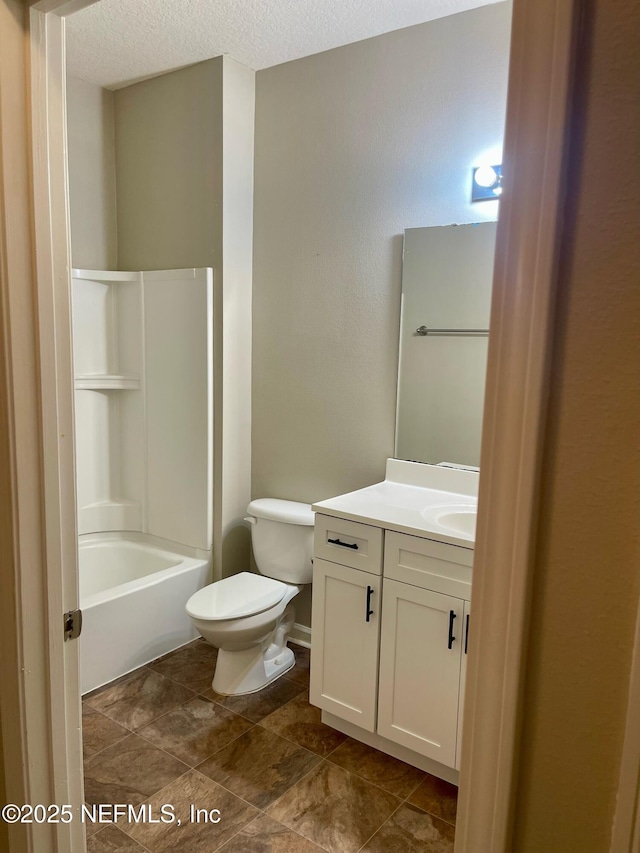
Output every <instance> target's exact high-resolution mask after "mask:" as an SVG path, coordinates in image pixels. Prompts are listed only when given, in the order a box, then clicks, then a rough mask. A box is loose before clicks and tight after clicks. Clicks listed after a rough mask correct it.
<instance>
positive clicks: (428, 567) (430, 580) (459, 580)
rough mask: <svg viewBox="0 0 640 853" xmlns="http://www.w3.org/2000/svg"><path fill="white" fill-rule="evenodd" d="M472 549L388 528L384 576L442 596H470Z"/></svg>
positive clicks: (467, 597)
mask: <svg viewBox="0 0 640 853" xmlns="http://www.w3.org/2000/svg"><path fill="white" fill-rule="evenodd" d="M472 565H473V551H472V550H471V549H470V548H460V547H458V546H457V545H445V544H443V543H442V542H434V541H433V540H432V539H422V538H421V537H419V536H409V535H408V534H406V533H393V532H390V531H387V534H386V537H385V562H384V575H385V577H387V578H391V579H392V580H397V581H401V582H402V583H410V584H412V585H413V586H419V587H421V588H422V589H431V590H433V591H434V592H440V593H442V594H443V595H455V596H458V597H459V598H466V599H469V598H470V597H471V574H472Z"/></svg>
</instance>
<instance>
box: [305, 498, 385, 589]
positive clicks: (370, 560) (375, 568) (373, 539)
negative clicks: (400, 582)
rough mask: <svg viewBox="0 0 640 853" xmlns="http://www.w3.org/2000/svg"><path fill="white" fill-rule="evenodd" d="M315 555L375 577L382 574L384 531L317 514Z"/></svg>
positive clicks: (367, 525) (344, 519)
mask: <svg viewBox="0 0 640 853" xmlns="http://www.w3.org/2000/svg"><path fill="white" fill-rule="evenodd" d="M313 550H314V554H315V556H316V557H320V558H321V559H323V560H329V561H330V562H331V563H340V564H341V565H343V566H350V567H351V568H352V569H360V570H361V571H363V572H369V573H370V574H372V575H379V574H381V573H382V530H381V528H379V527H372V526H371V525H370V524H360V523H359V522H357V521H348V520H347V519H346V518H334V517H333V516H331V515H321V514H320V513H316V522H315V533H314V548H313Z"/></svg>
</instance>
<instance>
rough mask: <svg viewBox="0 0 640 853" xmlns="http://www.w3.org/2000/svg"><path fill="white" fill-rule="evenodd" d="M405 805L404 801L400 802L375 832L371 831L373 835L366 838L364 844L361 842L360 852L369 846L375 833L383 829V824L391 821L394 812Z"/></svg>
mask: <svg viewBox="0 0 640 853" xmlns="http://www.w3.org/2000/svg"><path fill="white" fill-rule="evenodd" d="M403 805H404V803H402V802H400V803H398V805H397V806H396V807H395V809H394V810H393V811H392V812H391V814H390V815H389V817H388V818H387V819H386V820H383V821H382V823H381V824H380V826H379V827H378V828H377V829H376V830H375V832H372V833H371V835H370V836H369V837H368V838H367V839H366V841H365V842H364V844H361V845H360V847H358V853H360V851H361V850H362V849H363V848H364V847H366V846H367V844H368V843H369V842H370V841H371V839H372V838H373V837H374V835H376V834H377V833H378V832H380V830H381V829H382V827H383V826H385V824H387V823H389V821H390V820H391V818H392V817H393V816H394V814H395V813H396V812H397V811H398V809H399V808H401V807H402V806H403Z"/></svg>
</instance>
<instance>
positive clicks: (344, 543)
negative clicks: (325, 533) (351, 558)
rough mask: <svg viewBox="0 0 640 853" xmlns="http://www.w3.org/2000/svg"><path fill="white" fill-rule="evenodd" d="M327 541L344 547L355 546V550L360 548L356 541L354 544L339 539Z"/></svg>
mask: <svg viewBox="0 0 640 853" xmlns="http://www.w3.org/2000/svg"><path fill="white" fill-rule="evenodd" d="M327 542H330V543H331V544H332V545H340V547H342V548H353V550H354V551H357V550H358V546H357V545H356V543H355V542H354V543H353V544H352V545H350V544H349V543H348V542H341V541H340V540H339V539H327Z"/></svg>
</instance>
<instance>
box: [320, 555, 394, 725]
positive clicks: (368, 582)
mask: <svg viewBox="0 0 640 853" xmlns="http://www.w3.org/2000/svg"><path fill="white" fill-rule="evenodd" d="M381 584H382V581H381V578H380V577H379V576H377V575H371V574H369V573H368V572H361V571H358V569H351V568H348V567H346V566H340V565H337V564H336V563H328V562H325V560H320V559H318V558H317V557H316V558H315V561H314V566H313V611H312V623H311V624H312V630H313V645H312V649H311V684H310V699H311V703H312V704H313V705H317V706H318V707H319V708H322V709H324V710H325V711H330V712H331V713H332V714H335V715H336V716H337V717H341V718H342V719H343V720H348V721H349V722H350V723H355V724H356V725H357V726H360V727H361V728H363V729H366V730H367V731H369V732H372V731H374V730H375V719H376V697H377V686H378V639H379V626H380V590H381Z"/></svg>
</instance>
